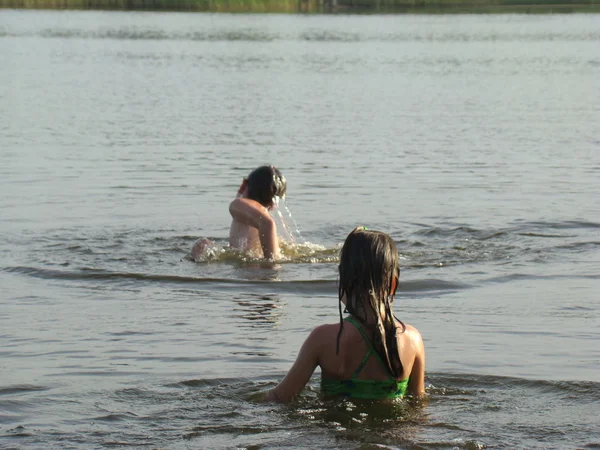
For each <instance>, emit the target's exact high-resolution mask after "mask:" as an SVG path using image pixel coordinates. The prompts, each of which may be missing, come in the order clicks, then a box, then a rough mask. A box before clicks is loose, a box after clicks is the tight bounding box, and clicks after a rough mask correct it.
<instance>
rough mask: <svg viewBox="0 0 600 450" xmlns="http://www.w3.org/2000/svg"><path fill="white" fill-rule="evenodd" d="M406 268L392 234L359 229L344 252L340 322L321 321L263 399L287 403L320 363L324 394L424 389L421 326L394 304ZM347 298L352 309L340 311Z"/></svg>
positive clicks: (417, 392)
mask: <svg viewBox="0 0 600 450" xmlns="http://www.w3.org/2000/svg"><path fill="white" fill-rule="evenodd" d="M399 276H400V268H399V262H398V250H397V248H396V244H395V243H394V241H393V240H392V238H391V237H390V236H388V235H387V234H385V233H382V232H379V231H369V230H367V229H366V228H364V227H358V228H356V229H354V230H353V231H352V232H351V233H350V234H349V235H348V237H347V238H346V241H345V242H344V245H343V247H342V250H341V253H340V264H339V285H338V298H339V300H338V304H339V312H340V322H339V323H336V324H327V325H320V326H318V327H316V328H315V329H314V330H313V331H312V332H311V333H310V335H309V336H308V338H307V339H306V340H305V341H304V344H303V345H302V347H301V349H300V352H299V353H298V357H297V359H296V362H295V363H294V365H293V366H292V368H291V369H290V371H289V372H288V374H287V375H286V376H285V378H284V379H283V381H281V382H280V383H279V384H278V385H277V386H276V387H275V388H273V389H272V390H270V391H268V392H267V393H266V395H265V400H267V401H275V402H288V401H290V400H292V399H293V398H294V397H295V396H296V395H298V394H299V393H300V391H301V390H302V389H303V388H304V386H305V385H306V383H307V382H308V380H309V379H310V377H311V376H312V373H313V372H314V370H315V368H316V367H317V366H319V367H320V368H321V393H322V394H323V395H326V396H345V397H350V398H357V399H372V400H376V399H393V398H399V397H403V396H405V395H413V396H421V395H423V394H424V393H425V380H424V378H425V350H424V346H423V340H422V338H421V335H420V333H419V331H418V330H417V329H416V328H414V327H412V326H410V325H408V324H404V323H402V322H401V321H400V320H398V319H397V318H396V317H395V316H394V313H393V311H392V303H393V301H394V296H395V294H396V288H397V286H398V280H399ZM342 303H343V304H344V305H345V307H346V308H345V309H346V310H345V312H347V313H348V314H349V315H348V316H347V317H346V318H345V319H343V318H342Z"/></svg>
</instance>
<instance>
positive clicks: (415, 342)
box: [404, 323, 423, 349]
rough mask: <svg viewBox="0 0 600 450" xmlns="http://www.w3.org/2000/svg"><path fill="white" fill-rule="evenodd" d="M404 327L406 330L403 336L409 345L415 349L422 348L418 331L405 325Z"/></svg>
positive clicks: (421, 339)
mask: <svg viewBox="0 0 600 450" xmlns="http://www.w3.org/2000/svg"><path fill="white" fill-rule="evenodd" d="M404 326H405V327H406V329H405V330H404V334H405V335H406V337H407V338H408V340H409V341H410V343H411V345H412V346H413V347H414V348H417V349H419V348H423V338H422V337H421V333H419V330H417V329H416V328H415V327H413V326H412V325H409V324H407V323H405V324H404Z"/></svg>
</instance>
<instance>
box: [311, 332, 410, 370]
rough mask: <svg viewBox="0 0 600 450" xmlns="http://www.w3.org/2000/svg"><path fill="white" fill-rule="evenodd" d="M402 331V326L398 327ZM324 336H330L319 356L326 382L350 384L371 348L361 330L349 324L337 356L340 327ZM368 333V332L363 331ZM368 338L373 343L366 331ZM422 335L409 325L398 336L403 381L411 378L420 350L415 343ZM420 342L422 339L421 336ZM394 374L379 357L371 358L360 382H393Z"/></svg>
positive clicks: (373, 356)
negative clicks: (330, 380) (416, 338)
mask: <svg viewBox="0 0 600 450" xmlns="http://www.w3.org/2000/svg"><path fill="white" fill-rule="evenodd" d="M397 325H398V327H401V325H400V324H399V323H398V324H397ZM323 328H324V330H323V333H324V334H325V335H326V336H325V339H324V341H325V342H324V345H323V348H322V353H321V354H320V355H319V356H320V358H319V365H320V366H321V371H322V376H323V377H324V378H330V379H337V380H347V379H350V377H351V376H352V375H353V374H354V373H355V371H356V369H357V368H358V367H359V366H360V364H361V362H362V360H363V358H364V357H365V355H367V353H368V352H369V348H370V347H369V344H368V343H367V342H365V340H364V339H363V337H362V335H361V334H360V332H359V331H358V329H357V328H356V327H355V326H354V325H352V324H351V323H349V322H345V323H344V327H343V330H342V334H341V336H340V351H339V354H336V340H337V334H338V331H339V329H340V324H331V325H323ZM363 329H364V328H363ZM365 333H366V335H367V336H368V337H369V339H370V340H372V333H370V332H369V331H368V330H365ZM415 333H417V334H418V331H416V329H415V328H414V327H412V326H410V325H406V330H405V332H403V333H398V349H399V350H400V358H401V362H402V369H403V370H402V375H401V376H400V379H399V380H403V379H406V378H409V377H410V375H411V373H412V369H413V364H414V362H415V357H416V354H417V351H418V349H417V348H415V345H414V343H413V340H414V338H415V335H414V334H415ZM418 338H419V339H418V340H419V341H420V335H419V336H418ZM389 377H390V374H389V371H388V369H387V367H384V366H383V365H382V364H381V362H380V361H379V359H378V358H377V357H375V355H371V356H370V357H369V358H368V359H367V360H366V362H365V365H364V366H363V368H362V369H361V370H360V373H358V374H357V378H358V379H364V380H377V381H383V380H387V379H389Z"/></svg>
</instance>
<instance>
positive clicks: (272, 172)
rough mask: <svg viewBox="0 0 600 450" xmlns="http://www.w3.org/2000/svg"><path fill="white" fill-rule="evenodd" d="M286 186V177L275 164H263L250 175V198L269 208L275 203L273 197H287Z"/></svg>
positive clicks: (248, 185) (248, 186)
mask: <svg viewBox="0 0 600 450" xmlns="http://www.w3.org/2000/svg"><path fill="white" fill-rule="evenodd" d="M286 187H287V182H286V181H285V177H284V176H283V175H282V174H281V172H280V171H279V170H278V169H277V168H275V167H273V166H261V167H259V168H257V169H254V170H253V171H252V173H250V175H248V184H247V188H248V194H247V195H248V198H250V199H252V200H256V201H257V202H258V203H260V204H261V205H263V206H264V207H267V208H268V207H269V206H271V205H272V204H273V198H275V197H281V198H283V197H285V190H286Z"/></svg>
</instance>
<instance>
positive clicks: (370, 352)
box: [344, 316, 393, 379]
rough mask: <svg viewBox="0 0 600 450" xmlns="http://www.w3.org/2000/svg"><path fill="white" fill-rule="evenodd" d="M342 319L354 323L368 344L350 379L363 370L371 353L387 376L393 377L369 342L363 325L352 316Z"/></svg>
mask: <svg viewBox="0 0 600 450" xmlns="http://www.w3.org/2000/svg"><path fill="white" fill-rule="evenodd" d="M344 320H345V321H346V322H350V323H351V324H352V325H354V327H355V328H356V329H357V330H358V332H359V333H360V335H361V336H362V338H363V339H364V341H365V342H366V343H367V345H368V346H369V351H368V352H367V354H366V355H365V357H364V358H363V359H362V361H361V362H360V364H359V365H358V367H357V368H356V370H355V371H354V373H353V374H352V378H351V379H354V378H356V377H357V376H358V374H359V373H360V371H361V370H363V367H365V364H366V363H367V361H368V360H369V357H370V356H371V355H372V354H373V355H375V358H376V359H377V361H379V363H380V364H381V365H382V366H383V368H384V369H385V371H386V372H388V376H389V378H390V379H393V377H392V376H391V374H390V373H389V369H388V367H387V365H386V364H384V362H383V360H382V359H381V356H379V353H377V350H375V349H374V348H373V344H371V341H370V340H369V338H368V337H367V335H366V334H365V331H364V330H363V327H362V326H361V325H360V324H359V323H358V322H357V321H356V319H355V318H354V317H352V316H348V317H346V318H345V319H344Z"/></svg>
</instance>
